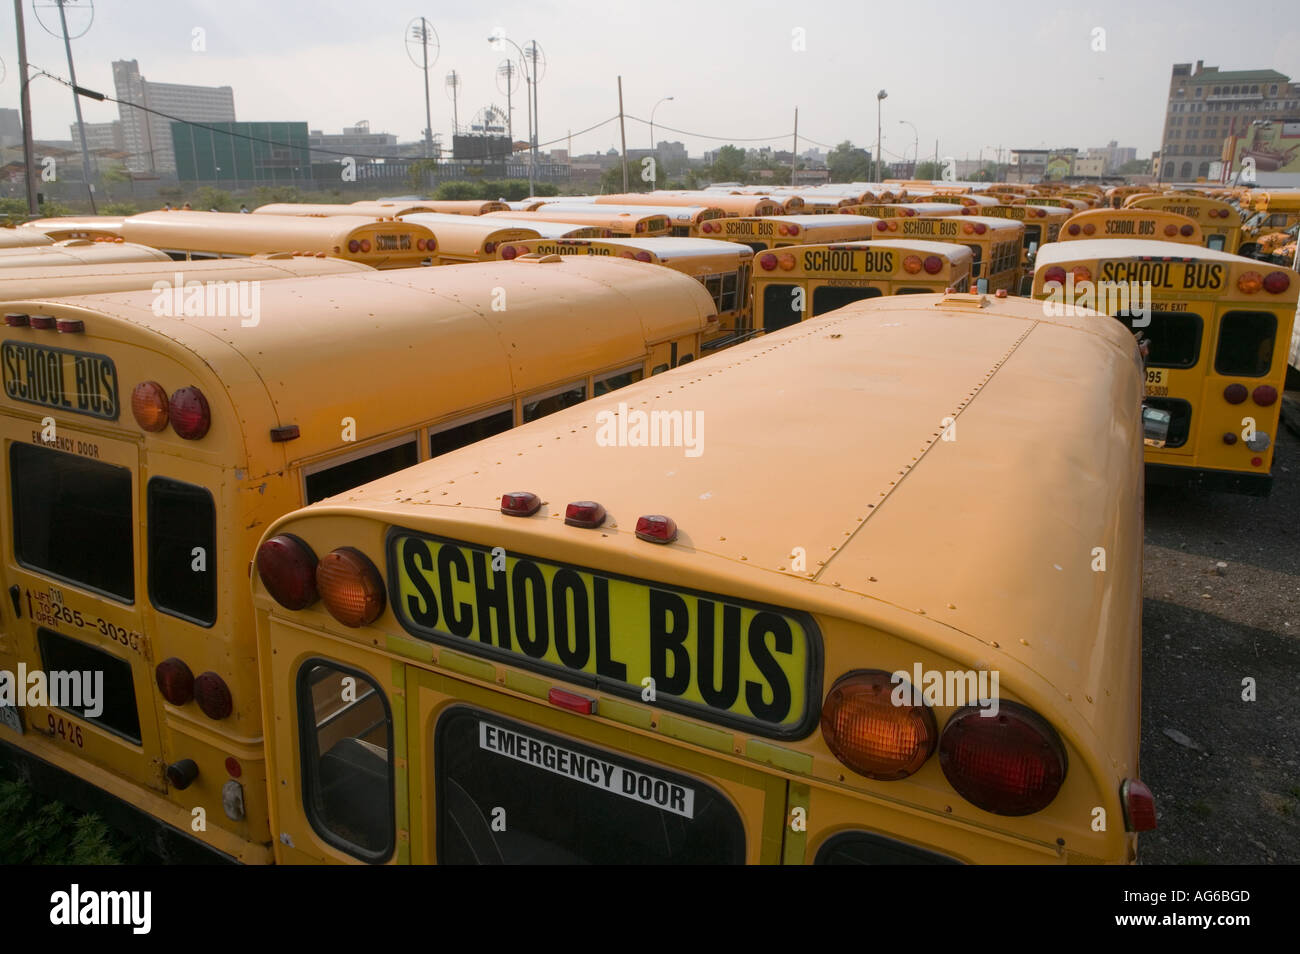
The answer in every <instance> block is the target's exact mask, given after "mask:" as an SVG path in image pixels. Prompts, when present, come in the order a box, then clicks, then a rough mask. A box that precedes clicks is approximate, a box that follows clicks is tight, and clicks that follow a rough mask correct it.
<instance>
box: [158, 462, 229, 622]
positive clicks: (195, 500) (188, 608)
mask: <svg viewBox="0 0 1300 954" xmlns="http://www.w3.org/2000/svg"><path fill="white" fill-rule="evenodd" d="M149 599H150V600H151V601H152V602H153V605H154V606H156V607H158V609H160V610H161V611H162V612H164V613H168V614H170V615H172V616H179V617H181V618H182V619H188V620H190V621H192V622H195V623H198V624H199V625H200V626H211V625H212V624H213V623H215V622H216V621H217V508H216V504H214V503H213V502H212V494H210V493H209V492H208V491H207V488H204V487H196V486H195V485H193V484H183V483H181V482H180V481H178V480H169V479H168V478H166V477H154V478H152V479H151V480H150V481H149Z"/></svg>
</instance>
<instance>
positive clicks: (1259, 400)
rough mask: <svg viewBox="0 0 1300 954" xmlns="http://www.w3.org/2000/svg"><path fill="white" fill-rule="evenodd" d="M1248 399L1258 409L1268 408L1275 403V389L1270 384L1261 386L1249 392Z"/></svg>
mask: <svg viewBox="0 0 1300 954" xmlns="http://www.w3.org/2000/svg"><path fill="white" fill-rule="evenodd" d="M1250 397H1251V400H1253V401H1254V402H1255V403H1256V404H1258V405H1259V406H1260V407H1268V406H1269V405H1271V404H1273V403H1275V402H1276V401H1277V388H1275V387H1273V385H1271V384H1261V385H1260V386H1259V387H1257V388H1255V390H1254V391H1252V392H1251V394H1250Z"/></svg>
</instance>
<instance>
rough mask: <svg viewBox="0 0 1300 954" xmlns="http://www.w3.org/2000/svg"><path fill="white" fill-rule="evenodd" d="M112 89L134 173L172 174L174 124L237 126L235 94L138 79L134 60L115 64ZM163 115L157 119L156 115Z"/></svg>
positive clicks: (222, 89)
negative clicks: (224, 124)
mask: <svg viewBox="0 0 1300 954" xmlns="http://www.w3.org/2000/svg"><path fill="white" fill-rule="evenodd" d="M113 83H114V85H115V86H116V88H117V98H118V99H119V100H124V102H123V103H122V104H121V105H119V106H118V115H119V117H120V118H121V121H122V140H123V144H124V146H125V149H126V151H127V153H129V155H128V157H127V160H126V164H127V168H129V169H130V170H131V171H132V172H152V173H155V174H157V175H175V174H176V155H175V153H174V152H173V151H172V130H171V126H172V119H173V118H174V119H182V120H188V121H191V122H201V123H214V122H234V121H235V94H234V91H233V90H232V89H231V88H230V87H229V86H184V85H181V84H179V83H151V82H149V81H148V80H146V79H145V78H144V77H143V76H141V75H140V64H139V63H138V62H137V61H136V60H115V61H114V62H113ZM127 103H135V104H138V105H141V106H146V107H148V108H149V109H151V110H156V112H146V111H145V110H142V109H135V108H133V107H132V106H128V105H126V104H127ZM160 113H161V114H163V115H159V114H160Z"/></svg>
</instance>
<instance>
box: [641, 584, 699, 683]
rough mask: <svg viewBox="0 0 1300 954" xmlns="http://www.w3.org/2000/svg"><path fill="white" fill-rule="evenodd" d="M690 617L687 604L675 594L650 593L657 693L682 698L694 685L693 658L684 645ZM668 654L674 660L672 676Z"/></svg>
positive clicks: (652, 670)
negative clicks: (692, 678) (692, 681)
mask: <svg viewBox="0 0 1300 954" xmlns="http://www.w3.org/2000/svg"><path fill="white" fill-rule="evenodd" d="M669 616H671V617H672V623H671V625H670V624H669V620H668V617H669ZM690 618H691V617H690V611H689V610H688V609H687V607H686V601H685V600H683V599H682V598H681V597H680V596H678V595H677V594H676V593H668V592H665V591H664V590H655V589H652V590H651V591H650V676H651V678H652V679H654V681H655V690H656V691H657V692H666V693H668V694H669V695H674V696H680V695H683V694H684V693H685V692H686V690H687V689H689V688H690V686H691V657H690V654H689V653H687V652H686V646H685V642H686V636H687V633H689V632H690V628H691V623H690ZM669 654H671V655H672V657H673V663H672V670H673V672H672V675H671V676H670V675H669V674H668V655H669Z"/></svg>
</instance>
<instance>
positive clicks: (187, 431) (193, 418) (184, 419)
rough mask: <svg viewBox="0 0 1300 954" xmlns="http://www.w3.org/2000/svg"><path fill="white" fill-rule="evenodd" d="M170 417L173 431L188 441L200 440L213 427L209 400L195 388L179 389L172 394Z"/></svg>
mask: <svg viewBox="0 0 1300 954" xmlns="http://www.w3.org/2000/svg"><path fill="white" fill-rule="evenodd" d="M169 417H170V418H171V422H172V430H174V431H175V432H176V434H177V436H179V437H181V438H184V439H185V440H187V441H197V440H199V439H200V438H202V437H203V436H204V435H205V434H207V433H208V428H209V427H211V426H212V412H211V411H210V410H208V399H207V398H205V397H204V396H203V392H202V391H200V390H199V389H198V388H195V387H186V388H179V389H177V390H176V392H175V393H174V394H172V399H171V402H170V410H169Z"/></svg>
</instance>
